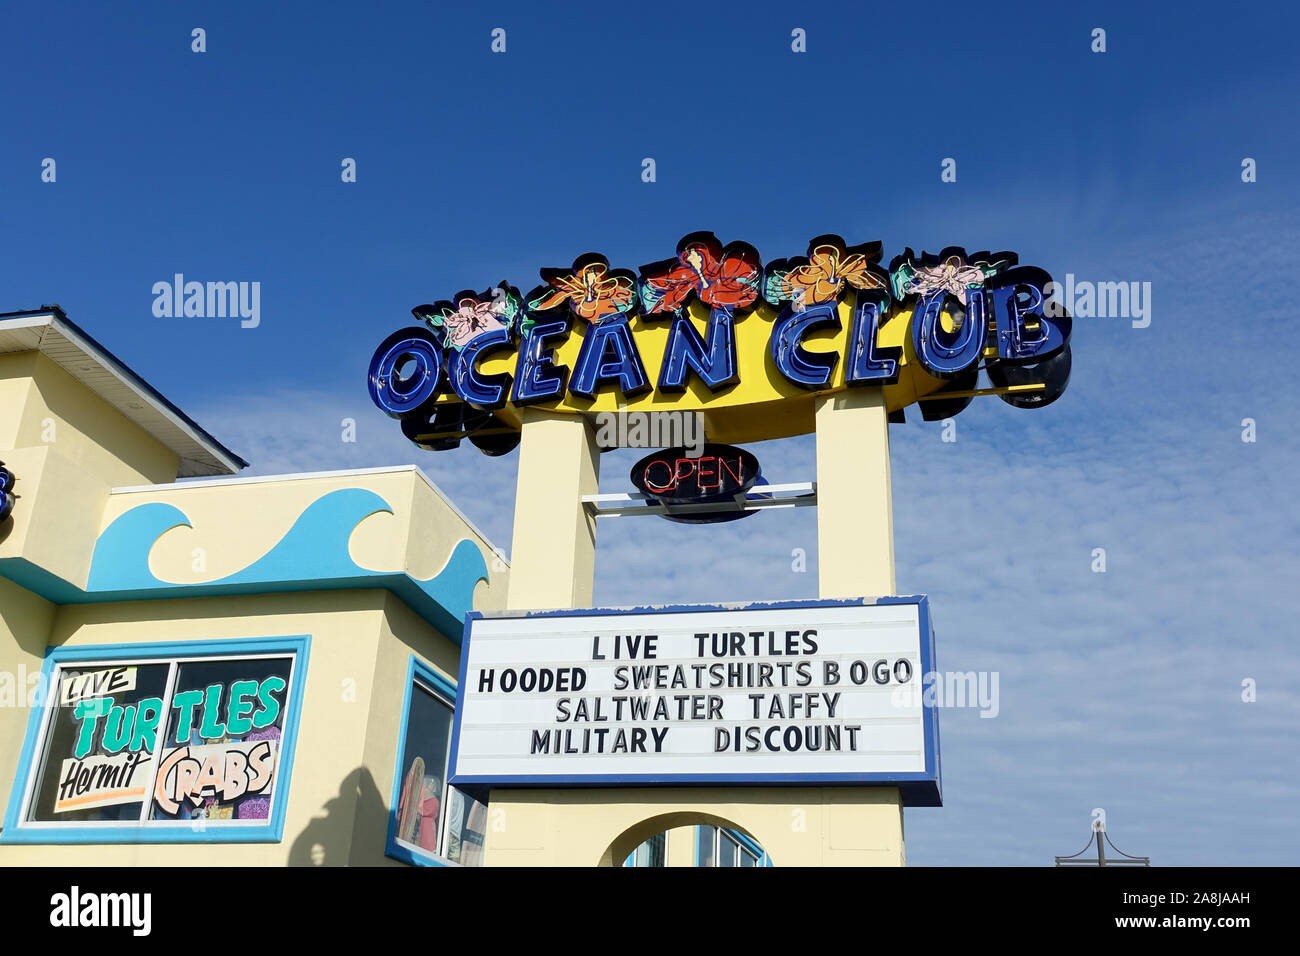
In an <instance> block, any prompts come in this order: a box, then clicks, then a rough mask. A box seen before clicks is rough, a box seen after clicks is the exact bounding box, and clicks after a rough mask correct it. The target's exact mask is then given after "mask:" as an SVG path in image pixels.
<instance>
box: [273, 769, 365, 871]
mask: <svg viewBox="0 0 1300 956" xmlns="http://www.w3.org/2000/svg"><path fill="white" fill-rule="evenodd" d="M321 809H322V810H324V816H320V815H317V816H313V817H312V818H311V822H310V823H308V824H307V826H306V827H305V828H304V829H303V831H302V832H301V833H299V834H298V836H297V838H296V839H295V840H294V841H293V846H292V847H290V848H289V865H290V866H348V865H350V864H360V865H370V866H373V865H375V864H376V863H379V862H381V861H383V860H384V841H385V839H386V837H387V832H388V806H387V804H386V803H385V801H384V798H383V796H382V795H381V794H380V792H379V788H378V787H376V786H375V780H374V777H372V776H371V775H370V771H369V770H367V769H366V768H365V767H358V768H357V769H356V770H353V771H352V772H351V773H349V774H348V775H347V776H346V777H344V778H343V782H342V783H341V784H340V785H339V792H338V795H337V796H333V797H331V798H330V799H329V800H327V801H325V806H324V807H322V808H321ZM380 821H382V822H380ZM376 832H378V842H375V836H376ZM358 838H360V839H361V841H362V844H363V845H358V844H357V839H358Z"/></svg>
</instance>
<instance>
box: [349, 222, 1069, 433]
mask: <svg viewBox="0 0 1300 956" xmlns="http://www.w3.org/2000/svg"><path fill="white" fill-rule="evenodd" d="M880 258H881V244H880V243H879V242H871V243H864V244H862V245H848V244H846V243H845V241H844V240H843V239H841V238H840V237H839V236H834V235H826V236H819V237H817V238H815V239H813V240H812V242H810V243H809V245H808V250H807V254H806V255H804V256H799V257H795V258H788V259H776V260H773V261H770V262H768V263H767V264H766V265H763V263H762V262H761V260H760V258H759V255H758V252H757V250H755V249H754V247H753V246H750V245H748V244H747V243H743V242H733V243H731V244H729V245H726V246H723V245H722V244H721V243H720V242H719V241H718V239H717V238H716V237H715V236H714V235H713V234H712V233H708V232H697V233H692V234H690V235H688V236H686V237H685V238H683V239H682V240H681V242H680V243H678V246H677V255H676V256H675V257H674V258H671V259H667V260H664V261H662V262H656V263H651V264H650V265H646V266H642V267H641V269H640V270H639V272H638V273H633V272H631V271H629V270H627V269H618V268H614V267H612V266H611V264H610V262H609V260H608V259H606V258H605V257H604V256H602V255H599V254H597V253H588V254H586V255H583V256H579V257H578V258H577V259H576V260H575V261H574V263H573V265H572V266H571V267H569V268H563V269H542V270H541V277H542V284H541V285H540V286H538V287H537V288H535V289H534V290H533V291H532V292H530V293H529V294H528V295H526V296H525V295H521V294H520V292H519V290H518V289H517V288H515V287H514V286H512V285H510V284H509V283H508V282H501V283H499V284H498V285H497V286H496V287H495V288H490V289H486V290H484V291H482V292H475V291H473V290H465V291H463V292H460V293H458V294H457V295H456V296H455V297H454V298H453V299H449V300H443V301H438V302H434V303H433V304H430V305H420V306H416V307H415V308H414V309H413V310H412V312H413V314H414V315H415V317H416V318H417V319H418V320H419V322H420V324H419V325H417V326H412V327H408V328H404V329H401V330H399V331H397V332H394V333H393V334H392V335H390V336H389V337H388V338H387V339H385V340H384V341H383V342H382V343H381V344H380V346H379V348H378V349H377V350H376V352H375V354H374V357H373V359H372V360H371V363H370V373H369V389H370V395H371V398H372V400H373V401H374V402H375V404H376V405H377V406H378V407H379V408H380V409H382V410H383V411H384V412H385V413H387V414H388V415H390V416H392V417H394V418H397V419H399V420H400V421H401V427H402V431H403V433H404V434H405V435H406V436H407V437H408V438H410V439H411V440H412V441H414V442H415V443H417V444H419V445H421V446H423V447H426V448H431V449H446V448H453V447H456V446H457V445H459V444H460V441H461V439H462V438H468V439H469V440H470V442H471V443H472V444H474V445H475V446H476V447H478V448H479V449H480V450H482V451H484V452H486V453H487V454H490V455H497V454H503V453H504V452H507V451H509V450H510V449H512V448H513V447H514V446H515V445H516V444H518V441H519V428H520V425H521V410H522V409H523V408H526V407H530V406H531V407H537V408H542V409H546V410H550V411H555V412H567V413H572V414H586V413H592V412H602V411H607V412H613V411H619V410H629V411H662V410H669V409H672V410H680V411H693V412H697V413H699V414H701V415H702V416H703V417H704V419H705V426H706V429H707V432H708V434H709V435H710V437H712V438H715V439H717V440H720V441H727V442H733V443H735V442H745V441H757V440H763V439H769V438H782V437H788V436H791V435H798V434H804V433H807V432H810V431H812V430H813V411H814V408H815V397H816V396H818V395H822V394H827V393H833V392H838V391H842V390H844V389H849V388H878V389H881V390H882V391H883V395H884V399H885V403H886V406H887V408H888V410H889V411H890V413H891V416H892V418H893V420H898V419H899V417H900V416H901V415H902V414H903V409H905V408H906V407H907V406H908V405H911V404H913V403H915V402H919V403H920V404H921V414H922V417H923V418H925V419H926V420H937V419H941V418H947V417H951V416H952V415H955V414H957V413H958V412H960V411H961V410H962V409H964V408H965V407H966V406H967V405H968V404H969V403H970V401H971V400H972V398H974V397H975V395H977V394H999V395H1000V397H1002V399H1003V400H1004V401H1007V402H1008V403H1010V404H1012V405H1016V406H1019V407H1030V408H1032V407H1041V406H1044V405H1047V404H1050V403H1051V402H1052V401H1054V400H1055V399H1056V398H1057V397H1059V396H1060V394H1061V393H1062V392H1063V391H1064V390H1065V386H1066V384H1067V382H1068V379H1069V368H1070V352H1069V339H1070V332H1071V318H1070V316H1069V315H1068V313H1066V312H1065V310H1064V309H1062V308H1059V307H1057V306H1056V305H1055V304H1052V305H1049V300H1050V299H1051V290H1050V289H1049V288H1048V287H1049V284H1050V283H1051V278H1050V276H1048V274H1047V273H1046V272H1044V271H1043V270H1041V269H1038V268H1034V267H1029V266H1019V265H1018V264H1017V262H1018V260H1017V257H1016V256H1015V255H1014V254H1013V253H1009V252H1000V253H996V254H992V253H987V252H980V253H974V254H967V253H966V251H965V250H964V249H961V248H958V247H950V248H947V249H944V250H943V252H942V253H940V254H939V255H937V256H934V255H928V254H924V253H923V254H921V255H919V256H918V255H916V254H915V253H913V252H912V250H911V249H907V250H905V251H904V252H903V253H902V254H901V255H899V256H896V257H895V258H894V259H893V261H892V262H891V263H890V265H889V268H888V269H885V268H883V267H882V266H880V265H879V262H880ZM981 370H982V371H983V372H984V373H985V375H986V376H987V378H988V380H989V382H990V386H991V387H990V388H987V389H980V388H978V383H979V373H980V372H981Z"/></svg>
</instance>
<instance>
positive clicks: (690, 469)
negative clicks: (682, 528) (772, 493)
mask: <svg viewBox="0 0 1300 956" xmlns="http://www.w3.org/2000/svg"><path fill="white" fill-rule="evenodd" d="M692 451H694V452H695V454H692ZM630 477H631V479H632V484H633V485H634V486H636V488H637V489H638V490H639V491H641V492H642V493H643V494H645V495H646V496H647V497H649V498H650V499H651V500H652V501H657V502H662V503H664V504H669V505H683V504H691V505H694V504H718V505H724V504H725V505H729V506H734V505H735V504H737V503H738V502H740V501H743V500H744V499H745V497H746V492H748V491H749V489H750V488H752V487H754V485H755V484H758V483H760V482H762V481H763V477H762V469H761V468H760V466H759V463H758V459H757V458H756V457H755V456H754V455H753V454H752V453H751V452H748V451H746V450H745V449H743V448H736V447H734V446H732V445H719V444H713V443H708V444H705V445H704V447H703V448H702V449H699V448H696V449H688V448H684V447H677V448H665V449H664V450H663V451H657V452H655V453H654V454H651V455H647V456H646V457H644V458H642V459H641V460H640V461H638V462H637V463H636V464H635V465H633V466H632V472H631V476H630ZM751 514H754V512H753V511H744V510H741V509H740V508H736V507H727V508H720V509H719V510H717V511H710V510H700V511H690V512H685V513H679V514H672V513H665V514H664V515H663V517H665V518H667V519H668V520H670V521H678V522H683V523H687V524H713V523H716V522H719V521H734V520H735V519H737V518H743V517H746V516H747V515H751Z"/></svg>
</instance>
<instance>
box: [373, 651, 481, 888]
mask: <svg viewBox="0 0 1300 956" xmlns="http://www.w3.org/2000/svg"><path fill="white" fill-rule="evenodd" d="M410 680H411V683H410V696H409V700H408V701H407V705H406V719H405V732H404V733H403V736H402V749H401V753H400V754H399V756H398V764H397V780H396V790H395V799H394V810H393V820H392V825H391V830H392V837H391V839H390V841H389V848H388V851H389V855H390V856H393V857H395V858H397V859H400V860H404V861H406V862H408V863H416V864H433V865H437V864H440V863H458V864H460V865H461V866H481V865H482V863H483V843H484V837H485V834H486V831H487V806H486V805H485V804H483V803H480V802H479V801H478V800H475V799H474V798H473V797H471V796H469V795H468V794H465V793H461V792H460V791H458V790H456V789H454V788H452V787H449V786H448V785H447V764H448V755H449V754H450V752H451V730H452V721H453V715H454V707H455V701H456V689H455V687H454V686H453V685H452V684H451V683H450V682H449V681H447V680H446V679H445V678H443V677H442V676H441V675H439V674H437V673H436V672H435V671H433V670H432V669H431V668H429V667H427V666H426V665H424V664H423V663H422V662H420V661H418V660H416V659H415V658H412V659H411V678H410Z"/></svg>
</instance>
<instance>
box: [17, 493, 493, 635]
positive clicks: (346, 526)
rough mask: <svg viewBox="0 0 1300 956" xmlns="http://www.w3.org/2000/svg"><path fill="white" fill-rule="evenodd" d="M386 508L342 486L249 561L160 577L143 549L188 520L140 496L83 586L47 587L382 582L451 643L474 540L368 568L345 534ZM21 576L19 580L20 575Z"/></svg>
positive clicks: (227, 590)
mask: <svg viewBox="0 0 1300 956" xmlns="http://www.w3.org/2000/svg"><path fill="white" fill-rule="evenodd" d="M379 512H386V513H388V514H391V513H392V508H391V507H389V505H388V502H386V501H385V500H384V499H383V498H381V497H380V496H379V495H377V494H375V492H373V491H369V490H368V489H365V488H342V489H339V490H338V491H331V492H329V493H328V494H326V495H323V496H321V497H320V498H318V499H317V500H316V501H314V502H312V503H311V504H310V505H308V506H307V508H306V509H305V510H304V511H303V513H302V514H301V515H299V516H298V519H297V520H296V521H295V522H294V523H293V526H292V527H291V528H290V529H289V530H288V531H287V532H286V533H285V535H284V537H283V538H281V539H280V540H279V542H277V543H276V544H275V546H274V547H272V548H271V550H270V551H268V552H267V553H266V554H264V555H262V557H260V558H258V559H257V560H256V561H254V562H253V563H252V564H250V565H249V566H248V567H246V568H244V569H243V570H241V571H236V572H235V573H234V574H229V575H227V576H225V577H223V578H218V579H216V580H213V581H203V582H199V583H195V584H181V583H176V582H170V581H162V580H160V579H159V578H158V577H156V576H155V575H154V573H153V572H152V571H150V570H149V554H150V552H152V551H153V547H154V545H155V544H157V542H158V539H159V538H161V537H162V536H163V535H164V534H166V533H167V532H168V531H170V530H171V529H173V528H178V527H192V525H191V524H190V520H189V518H188V517H186V515H185V513H184V512H183V511H181V510H180V509H179V508H177V507H176V506H175V505H170V504H164V503H162V502H150V503H148V504H142V505H139V506H137V507H135V508H132V509H131V510H130V511H127V512H126V513H124V514H122V515H121V516H119V517H118V518H117V519H116V520H114V521H113V523H112V524H110V525H109V526H108V527H107V528H105V529H104V532H103V534H101V535H100V536H99V539H98V540H97V541H96V542H95V551H94V555H93V556H92V558H91V563H90V573H89V575H88V576H87V579H86V588H85V590H84V591H82V590H80V589H74V588H71V586H70V585H66V582H64V587H62V588H59V589H57V590H58V591H59V593H58V594H52V595H50V597H51V599H53V600H58V601H59V603H90V602H99V601H132V600H148V599H158V598H178V597H207V596H213V595H222V594H269V593H277V592H286V591H290V592H292V591H327V590H328V591H334V590H343V589H351V588H387V589H388V590H390V591H392V592H393V593H395V594H396V595H397V596H398V597H400V598H402V600H404V601H405V602H406V603H407V604H408V605H410V607H411V608H412V609H413V610H415V611H416V612H417V613H419V614H420V615H421V616H422V617H424V618H425V619H426V620H428V621H429V622H430V623H431V624H433V625H434V626H435V627H437V628H438V630H439V631H441V632H442V633H443V634H444V635H445V636H446V637H447V638H449V639H450V640H452V641H455V642H456V643H457V644H459V643H460V640H461V631H462V626H463V622H464V619H465V615H466V614H467V613H468V612H469V611H470V610H471V608H472V606H473V600H474V587H475V585H477V584H478V582H479V581H485V580H487V577H488V572H487V564H486V563H485V562H484V560H483V553H482V551H480V550H479V547H478V545H476V544H475V543H474V542H473V541H470V540H469V539H468V538H462V539H461V540H460V541H458V542H457V543H456V545H455V546H454V547H453V548H452V550H451V555H450V557H449V558H448V559H447V563H446V564H445V565H444V566H443V568H442V570H441V571H439V572H438V573H437V574H435V575H434V576H433V577H432V578H429V579H428V580H423V581H422V580H419V579H418V578H413V577H411V576H410V575H409V574H407V573H406V572H404V571H372V570H370V569H368V568H363V567H360V566H359V565H358V564H357V563H356V562H355V561H353V560H352V556H351V555H350V554H349V553H348V539H349V538H351V536H352V532H353V531H354V530H356V527H357V525H359V524H360V523H361V522H362V521H363V520H365V519H366V518H368V517H370V516H371V515H373V514H377V513H379ZM20 583H21V582H20Z"/></svg>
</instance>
